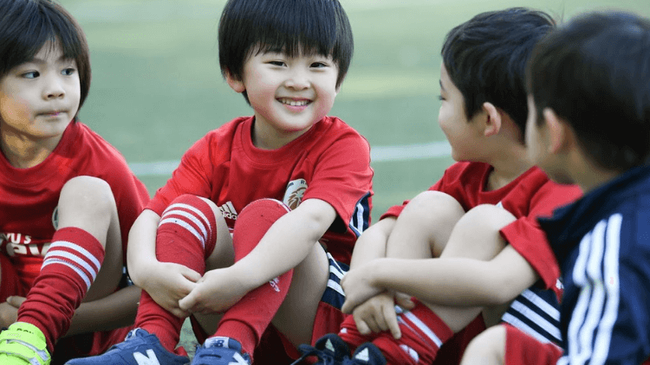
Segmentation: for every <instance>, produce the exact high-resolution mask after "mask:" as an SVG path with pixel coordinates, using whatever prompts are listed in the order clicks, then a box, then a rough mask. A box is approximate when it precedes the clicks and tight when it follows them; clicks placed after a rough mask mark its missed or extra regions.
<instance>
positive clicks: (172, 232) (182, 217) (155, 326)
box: [135, 195, 229, 352]
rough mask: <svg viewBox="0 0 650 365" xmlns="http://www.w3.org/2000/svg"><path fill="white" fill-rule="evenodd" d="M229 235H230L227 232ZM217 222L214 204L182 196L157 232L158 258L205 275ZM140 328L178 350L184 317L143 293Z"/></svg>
mask: <svg viewBox="0 0 650 365" xmlns="http://www.w3.org/2000/svg"><path fill="white" fill-rule="evenodd" d="M225 234H229V233H228V232H226V233H225ZM216 237H217V223H216V219H215V216H214V212H213V211H212V208H211V207H210V205H209V204H208V203H207V202H205V201H204V200H203V199H201V198H199V197H196V196H194V195H181V196H179V197H177V198H176V199H174V200H173V201H172V203H171V204H170V205H169V207H167V209H165V211H164V212H163V214H162V217H161V218H160V223H159V224H158V232H157V234H156V257H157V258H158V260H159V261H160V262H173V263H177V264H181V265H185V266H186V267H188V268H190V269H192V270H194V271H196V272H198V273H200V274H203V273H204V272H205V260H206V259H207V258H208V256H210V254H211V253H212V251H213V250H214V246H215V243H216ZM135 322H136V323H135V324H136V327H140V328H142V329H144V330H146V331H147V332H149V333H153V334H155V335H156V336H157V337H158V339H159V340H160V343H161V344H162V345H163V346H164V347H165V348H166V349H167V350H169V351H170V352H174V349H175V348H176V345H177V344H178V341H179V339H180V331H181V327H182V325H183V319H181V318H178V317H176V316H175V315H173V314H172V313H171V312H169V311H167V310H166V309H164V308H163V307H161V306H160V305H158V304H157V303H156V302H155V301H154V300H153V299H152V298H151V296H149V294H148V293H146V292H144V291H143V292H142V297H141V298H140V306H139V307H138V315H137V317H136V321H135Z"/></svg>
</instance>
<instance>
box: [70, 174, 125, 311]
mask: <svg viewBox="0 0 650 365" xmlns="http://www.w3.org/2000/svg"><path fill="white" fill-rule="evenodd" d="M58 218H59V225H58V228H57V229H61V228H65V227H77V228H81V229H83V230H85V231H86V232H88V233H90V234H91V235H93V236H94V237H95V238H96V239H97V240H98V241H99V242H100V243H101V244H102V246H104V249H105V256H104V262H103V264H102V267H101V269H100V270H99V273H98V274H97V278H96V279H95V281H94V283H93V285H92V286H91V287H90V289H89V290H88V293H87V294H86V297H85V298H84V301H85V302H89V301H93V300H96V299H100V298H104V297H106V296H107V295H109V294H111V293H113V292H114V291H115V288H116V287H117V284H118V283H119V281H120V279H121V278H122V268H123V266H124V262H123V251H122V237H121V231H120V222H119V219H118V216H117V206H116V203H115V198H114V197H113V193H112V191H111V188H110V186H109V185H108V184H107V183H106V182H105V181H103V180H101V179H98V178H95V177H90V176H79V177H75V178H73V179H70V180H69V181H68V182H67V183H66V184H65V185H64V186H63V189H61V195H60V197H59V206H58Z"/></svg>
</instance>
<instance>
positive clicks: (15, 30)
mask: <svg viewBox="0 0 650 365" xmlns="http://www.w3.org/2000/svg"><path fill="white" fill-rule="evenodd" d="M21 10H22V13H21V14H16V15H17V16H16V17H15V18H14V19H15V21H14V22H11V23H13V24H7V25H8V27H7V28H6V29H3V33H4V34H3V37H4V38H5V42H6V44H5V46H4V47H2V48H3V49H2V51H3V56H2V75H5V74H6V73H7V72H9V70H11V69H12V68H14V67H16V66H18V65H21V64H23V63H25V62H29V61H31V60H32V59H33V58H34V56H36V54H37V53H38V52H39V51H40V50H41V48H42V47H43V46H44V45H45V44H46V43H48V42H49V43H50V47H51V48H54V47H61V50H62V52H63V56H64V57H65V58H67V59H75V60H76V59H77V58H78V57H80V56H82V55H83V54H84V50H83V48H82V43H84V42H81V41H80V39H79V35H78V32H77V29H76V28H75V27H74V25H73V24H70V22H69V21H68V19H66V18H65V17H64V16H62V15H61V14H58V13H55V12H44V11H42V9H40V6H39V4H37V3H35V2H34V3H32V4H31V6H26V7H25V8H24V9H21ZM4 20H5V19H3V21H4Z"/></svg>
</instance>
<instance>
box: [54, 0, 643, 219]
mask: <svg viewBox="0 0 650 365" xmlns="http://www.w3.org/2000/svg"><path fill="white" fill-rule="evenodd" d="M61 3H62V4H63V5H64V6H66V8H68V9H69V10H70V12H71V13H72V14H73V15H74V16H75V17H76V18H77V19H78V20H79V22H80V24H81V25H82V27H83V28H84V29H85V31H86V33H87V36H88V41H89V44H90V48H91V52H92V54H91V57H92V65H93V84H92V87H91V92H90V96H89V99H88V100H87V102H86V105H85V106H84V107H83V109H82V111H81V113H80V115H81V118H82V120H83V121H84V122H85V123H87V124H89V125H90V126H91V127H92V128H93V129H95V130H96V131H98V132H99V133H100V134H101V135H103V136H104V137H105V138H106V139H107V140H108V141H110V142H111V143H113V144H114V145H115V146H116V147H117V148H118V149H120V150H121V151H122V153H123V154H124V155H125V156H126V158H127V160H128V161H129V162H131V163H134V162H153V161H160V160H163V161H165V160H177V159H179V158H180V156H181V155H182V153H183V152H184V151H185V150H186V149H187V148H188V147H189V146H190V145H191V144H192V143H193V142H194V141H196V140H197V139H198V138H200V137H201V136H202V135H203V134H204V133H206V132H207V131H209V130H211V129H214V128H217V127H219V126H220V125H221V124H223V123H224V122H226V121H228V120H230V119H231V118H233V117H235V116H239V115H248V114H250V113H251V110H250V109H249V107H248V106H247V105H246V104H245V102H244V100H243V98H242V97H241V96H240V95H237V94H235V93H234V92H232V91H231V90H230V89H229V88H228V86H227V85H226V83H225V82H224V81H223V80H222V78H221V75H220V72H219V70H218V65H217V48H216V29H217V22H218V18H219V14H220V12H221V9H222V7H223V4H224V1H223V0H155V1H152V0H149V1H144V0H110V1H104V0H101V1H100V0H62V1H61ZM342 3H343V5H344V7H345V8H346V10H347V12H348V15H349V18H350V21H351V24H352V28H353V32H354V35H355V43H356V48H355V55H354V59H353V63H352V66H351V68H350V71H349V74H348V77H347V79H346V80H345V82H344V84H343V87H342V90H341V93H340V94H339V96H338V98H337V101H336V105H335V106H334V109H333V110H332V113H331V114H332V115H337V116H340V117H341V118H343V119H344V120H346V121H347V122H348V123H349V124H351V125H352V126H353V127H355V128H357V129H358V130H359V131H360V132H361V133H362V134H363V135H365V136H366V138H367V139H368V140H369V141H370V143H371V145H372V146H389V145H403V144H411V143H423V142H432V141H440V140H443V138H444V137H443V135H442V133H441V131H440V129H439V127H438V125H437V122H436V116H437V109H438V105H439V103H438V100H437V98H436V96H437V93H438V87H437V85H438V73H439V65H440V57H439V53H440V47H441V44H442V40H443V38H444V35H445V34H446V32H447V31H448V30H449V29H451V28H452V27H453V26H455V25H457V24H458V23H460V22H463V21H465V20H467V19H469V18H470V17H471V16H473V15H475V14H476V13H478V12H481V11H486V10H495V9H501V8H505V7H509V6H520V5H522V4H525V5H527V6H531V7H536V8H540V9H542V10H546V11H549V12H551V13H553V14H555V15H557V16H561V17H564V18H565V19H566V18H570V17H571V16H573V15H575V14H576V13H578V12H581V11H585V10H589V9H594V8H598V9H602V8H607V7H609V8H611V7H616V8H619V9H630V10H634V11H637V12H639V13H641V14H644V15H646V16H650V1H648V0H607V1H605V0H600V1H599V0H549V1H541V0H529V1H512V0H490V1H486V0H342ZM451 162H452V161H451V159H450V158H449V157H442V158H431V159H425V160H414V161H402V162H376V163H373V167H374V168H375V180H374V181H375V193H376V195H375V198H374V202H375V209H374V212H373V217H374V218H375V219H376V218H377V217H378V216H379V214H381V213H382V212H383V211H385V210H386V209H387V208H388V207H389V206H391V205H393V204H397V203H400V202H401V201H402V200H404V199H407V198H409V197H412V196H413V195H415V194H417V193H418V192H419V191H422V190H425V189H427V188H428V187H429V186H430V185H431V184H432V183H433V182H434V181H435V180H436V179H438V178H439V177H440V176H441V174H442V172H443V170H444V168H445V167H446V166H448V165H449V164H450V163H451ZM168 177H169V176H168V175H163V176H146V177H142V180H143V181H144V182H145V184H147V187H148V188H149V191H150V192H151V193H153V192H154V191H155V189H157V188H158V187H160V186H161V185H162V184H164V182H165V181H166V179H167V178H168Z"/></svg>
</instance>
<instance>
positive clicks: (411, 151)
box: [129, 141, 451, 176]
mask: <svg viewBox="0 0 650 365" xmlns="http://www.w3.org/2000/svg"><path fill="white" fill-rule="evenodd" d="M450 154H451V147H450V146H449V143H448V142H447V141H441V142H430V143H421V144H409V145H401V146H377V147H372V149H371V150H370V158H371V160H372V163H377V162H390V161H408V160H421V159H427V158H440V157H447V156H449V155H450ZM179 163H180V160H173V161H154V162H135V163H131V164H129V166H130V167H131V170H133V173H135V174H136V175H137V176H167V175H171V173H172V171H174V169H175V168H176V167H177V166H178V164H179Z"/></svg>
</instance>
